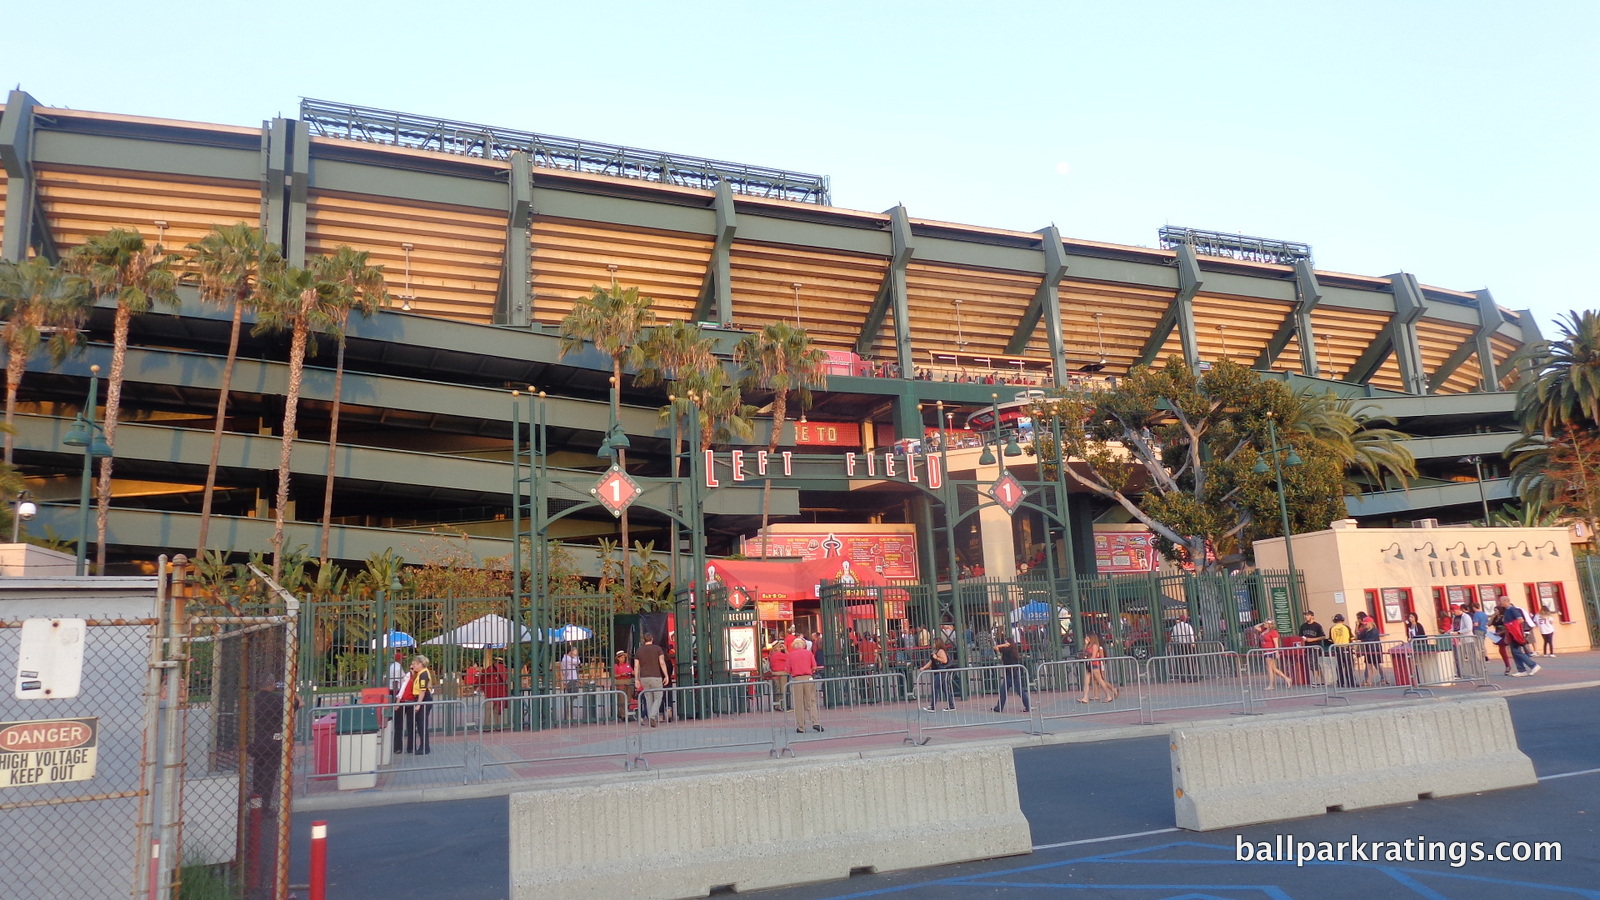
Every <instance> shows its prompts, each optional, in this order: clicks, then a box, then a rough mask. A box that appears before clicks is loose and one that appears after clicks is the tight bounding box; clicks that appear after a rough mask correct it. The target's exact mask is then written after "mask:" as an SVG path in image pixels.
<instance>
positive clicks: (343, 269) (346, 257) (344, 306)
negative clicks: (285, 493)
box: [316, 244, 389, 565]
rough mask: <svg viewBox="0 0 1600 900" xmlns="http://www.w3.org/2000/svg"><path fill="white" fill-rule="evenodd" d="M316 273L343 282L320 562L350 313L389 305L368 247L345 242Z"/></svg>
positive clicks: (336, 312)
mask: <svg viewBox="0 0 1600 900" xmlns="http://www.w3.org/2000/svg"><path fill="white" fill-rule="evenodd" d="M316 266H317V273H318V276H319V277H320V278H322V279H323V280H325V281H331V282H333V283H335V284H338V285H340V286H341V287H342V288H343V290H341V291H340V293H339V295H338V305H337V306H335V307H334V308H333V309H332V313H333V316H334V319H335V320H336V322H337V325H336V327H335V330H336V331H337V334H338V336H337V340H338V344H339V352H338V362H337V363H336V364H335V365H334V369H333V412H332V419H331V423H330V424H329V426H328V474H327V476H326V479H325V481H324V483H323V488H322V543H321V546H320V550H319V552H318V554H317V560H318V564H319V565H327V563H328V531H329V526H330V525H331V524H332V523H333V467H334V462H335V454H336V453H337V452H338V449H339V401H340V398H341V397H342V396H343V393H344V344H345V329H346V328H347V327H348V326H349V324H350V314H351V313H352V312H358V313H360V314H361V317H362V318H363V319H369V318H371V317H372V314H373V313H375V312H377V311H378V309H379V307H383V306H388V305H389V288H388V285H387V284H385V283H384V280H383V266H374V265H369V264H368V263H367V251H365V250H362V251H360V252H357V251H355V250H353V249H351V248H349V247H347V246H345V245H343V244H340V245H339V246H338V247H335V248H334V250H333V255H332V256H327V257H323V258H321V259H319V260H317V262H316Z"/></svg>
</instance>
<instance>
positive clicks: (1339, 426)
mask: <svg viewBox="0 0 1600 900" xmlns="http://www.w3.org/2000/svg"><path fill="white" fill-rule="evenodd" d="M1296 401H1297V403H1296V405H1295V408H1294V410H1293V414H1292V415H1291V416H1290V417H1288V419H1287V420H1286V422H1287V424H1286V426H1285V430H1286V431H1288V432H1289V433H1290V434H1300V435H1304V436H1305V437H1306V438H1308V439H1309V440H1311V441H1312V442H1313V443H1315V444H1317V445H1318V446H1320V447H1322V448H1324V449H1326V450H1327V451H1329V452H1330V453H1331V454H1332V455H1333V457H1334V458H1335V459H1336V460H1338V461H1339V463H1340V464H1342V465H1343V466H1344V468H1345V471H1346V473H1347V474H1346V476H1345V479H1344V492H1345V493H1346V494H1347V495H1351V496H1359V495H1360V494H1361V492H1362V490H1363V487H1364V485H1365V484H1376V485H1378V488H1379V489H1380V490H1382V489H1384V487H1385V486H1386V485H1387V484H1388V483H1389V480H1390V479H1393V480H1394V481H1396V482H1398V483H1399V484H1400V485H1401V486H1405V485H1407V484H1409V483H1410V482H1411V479H1413V478H1415V477H1417V461H1416V458H1415V457H1413V456H1412V455H1411V452H1410V451H1409V450H1407V449H1406V447H1405V441H1406V440H1407V438H1408V435H1406V434H1405V433H1404V432H1401V431H1397V430H1395V429H1393V428H1389V427H1388V426H1389V425H1392V424H1394V420H1393V419H1391V418H1389V417H1387V416H1381V415H1377V414H1376V411H1375V410H1374V408H1373V407H1372V406H1371V405H1370V404H1362V405H1360V406H1357V405H1356V402H1355V401H1354V400H1351V399H1347V398H1342V397H1340V396H1339V395H1338V394H1336V393H1334V392H1333V391H1331V390H1330V391H1325V392H1323V393H1314V392H1311V391H1307V392H1304V393H1302V394H1300V395H1298V396H1297V397H1296ZM1360 476H1365V478H1364V479H1363V478H1362V477H1360Z"/></svg>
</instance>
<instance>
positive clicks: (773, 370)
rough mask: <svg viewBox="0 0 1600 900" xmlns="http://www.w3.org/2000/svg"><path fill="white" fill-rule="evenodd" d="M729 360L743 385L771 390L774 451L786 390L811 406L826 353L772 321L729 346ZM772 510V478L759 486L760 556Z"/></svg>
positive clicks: (824, 380)
mask: <svg viewBox="0 0 1600 900" xmlns="http://www.w3.org/2000/svg"><path fill="white" fill-rule="evenodd" d="M733 359H734V361H735V362H737V363H739V364H740V365H742V366H744V367H745V371H746V374H745V377H744V387H745V388H746V389H750V388H760V389H765V390H770V391H772V435H771V437H769V438H768V439H767V452H768V453H776V452H778V444H779V443H780V442H781V439H782V437H783V423H784V420H785V418H786V416H787V415H788V411H789V392H790V391H795V392H797V393H798V394H799V397H800V408H801V409H810V408H811V389H812V388H818V389H820V388H824V387H827V384H828V376H827V373H826V370H825V369H824V368H823V366H824V364H825V363H826V362H827V354H825V353H823V352H822V350H820V349H818V348H817V347H813V346H812V345H811V336H810V335H809V334H807V333H806V330H805V329H804V328H799V327H796V326H794V325H790V324H789V323H788V322H772V323H769V324H768V325H766V326H764V327H762V329H761V330H760V331H757V332H755V333H753V334H747V335H745V336H744V337H743V338H742V339H741V340H740V341H739V343H738V345H737V346H735V347H734V348H733ZM771 512H772V479H771V478H767V479H766V481H765V483H764V484H763V485H762V487H761V558H762V559H766V558H767V543H768V534H767V522H768V520H769V519H770V518H771Z"/></svg>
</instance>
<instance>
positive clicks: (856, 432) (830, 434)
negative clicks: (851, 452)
mask: <svg viewBox="0 0 1600 900" xmlns="http://www.w3.org/2000/svg"><path fill="white" fill-rule="evenodd" d="M794 442H795V444H797V445H799V446H824V447H859V446H861V425H860V423H857V422H796V423H794Z"/></svg>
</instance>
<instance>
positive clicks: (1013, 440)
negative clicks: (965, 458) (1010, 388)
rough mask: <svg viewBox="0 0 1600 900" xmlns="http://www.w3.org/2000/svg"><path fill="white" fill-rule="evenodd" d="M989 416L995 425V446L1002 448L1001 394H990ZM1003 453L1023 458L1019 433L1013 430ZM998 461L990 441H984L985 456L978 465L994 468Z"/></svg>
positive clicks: (982, 456) (979, 458) (979, 459)
mask: <svg viewBox="0 0 1600 900" xmlns="http://www.w3.org/2000/svg"><path fill="white" fill-rule="evenodd" d="M989 415H990V417H991V418H992V419H993V421H992V424H993V425H994V446H995V447H998V446H1000V395H999V394H990V395H989ZM1002 452H1003V453H1004V455H1006V456H1021V455H1022V447H1020V446H1018V444H1017V433H1016V431H1015V430H1013V431H1012V432H1011V436H1010V438H1008V439H1007V440H1006V443H1005V449H1004V451H1002ZM996 461H997V460H996V459H995V456H994V450H993V449H991V448H990V446H989V442H988V441H984V442H983V454H982V455H981V456H979V457H978V465H980V466H992V465H994V464H995V462H996Z"/></svg>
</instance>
